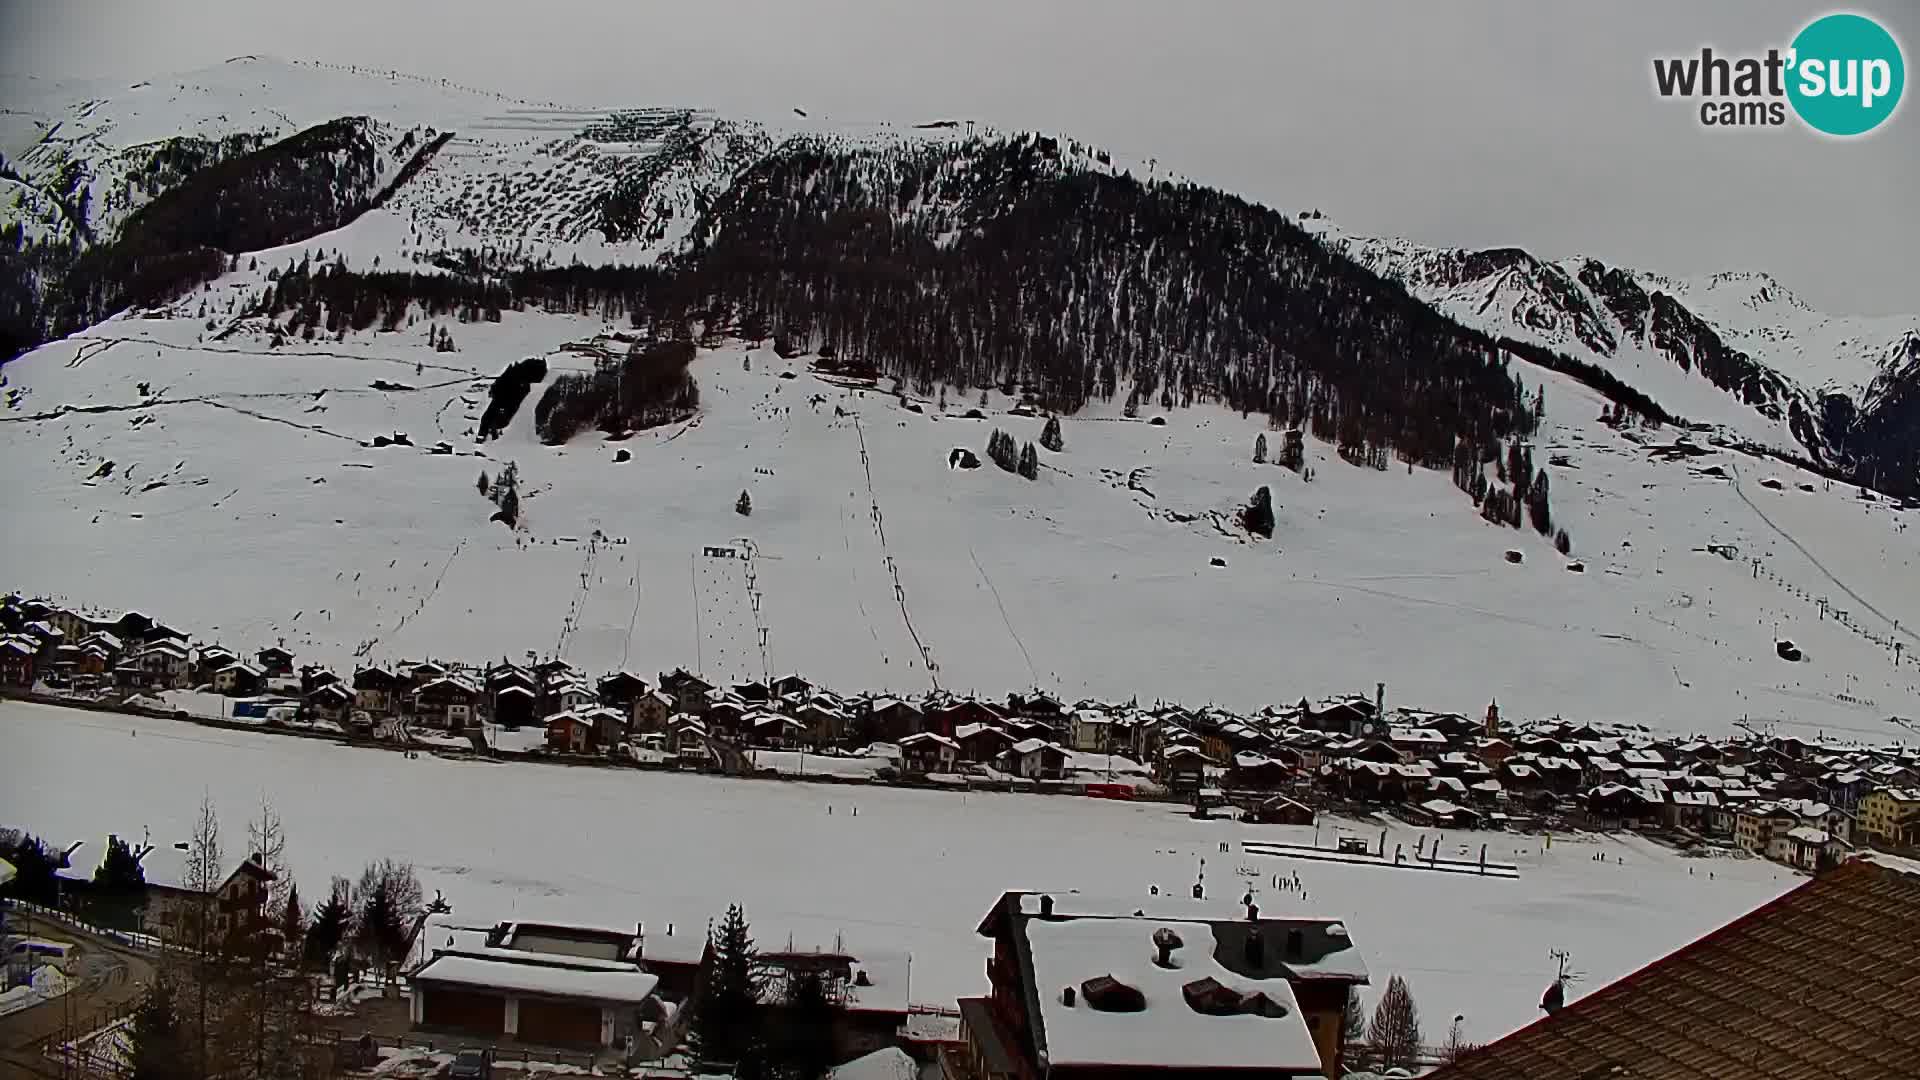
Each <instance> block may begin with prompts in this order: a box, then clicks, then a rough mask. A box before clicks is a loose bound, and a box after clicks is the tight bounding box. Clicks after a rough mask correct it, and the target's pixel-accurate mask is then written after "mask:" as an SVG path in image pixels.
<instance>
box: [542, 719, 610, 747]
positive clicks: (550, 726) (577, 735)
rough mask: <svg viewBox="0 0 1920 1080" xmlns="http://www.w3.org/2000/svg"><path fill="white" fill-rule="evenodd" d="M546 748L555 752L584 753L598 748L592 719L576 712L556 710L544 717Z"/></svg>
mask: <svg viewBox="0 0 1920 1080" xmlns="http://www.w3.org/2000/svg"><path fill="white" fill-rule="evenodd" d="M544 723H545V724H546V726H547V749H549V750H551V751H553V752H554V753H556V754H585V753H590V752H592V751H593V750H595V749H598V747H599V743H598V742H597V741H596V739H595V737H594V726H593V721H591V720H589V719H587V718H586V717H584V716H581V715H580V714H579V713H576V712H557V713H554V714H553V715H552V716H549V717H547V718H546V720H545V721H544Z"/></svg>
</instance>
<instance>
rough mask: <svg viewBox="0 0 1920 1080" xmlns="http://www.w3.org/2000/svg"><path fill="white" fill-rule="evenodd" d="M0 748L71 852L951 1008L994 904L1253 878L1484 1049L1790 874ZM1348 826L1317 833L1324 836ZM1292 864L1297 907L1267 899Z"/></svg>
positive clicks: (18, 787) (347, 755) (159, 753)
mask: <svg viewBox="0 0 1920 1080" xmlns="http://www.w3.org/2000/svg"><path fill="white" fill-rule="evenodd" d="M0 746H4V747H5V748H6V749H5V754H4V756H3V757H0V823H4V824H7V825H15V826H21V827H26V828H29V829H31V830H33V831H35V832H36V833H40V834H44V835H46V836H49V837H51V838H54V839H57V840H60V841H63V842H67V843H70V842H72V841H74V840H79V839H86V840H89V841H90V842H91V843H92V844H93V845H95V846H97V845H98V844H100V843H101V842H102V840H101V838H102V837H104V836H105V835H106V834H107V833H108V832H115V833H119V834H120V835H123V836H128V835H131V836H141V835H147V836H150V837H151V839H152V840H153V841H154V842H155V843H163V844H164V843H172V842H174V841H176V840H184V839H186V838H187V836H188V830H189V823H190V822H191V820H192V818H193V815H194V812H195V810H196V808H197V805H198V803H199V800H200V798H201V796H202V794H205V795H206V796H208V797H210V798H212V799H213V800H214V802H215V804H216V808H217V809H218V810H219V812H220V814H221V816H222V824H223V836H224V837H225V839H226V842H227V844H228V846H229V847H231V848H237V847H238V846H239V845H242V844H243V843H244V836H245V831H244V821H245V819H246V817H247V815H248V813H250V812H253V811H257V809H258V807H259V805H260V802H261V800H262V799H263V798H265V799H268V800H270V801H271V802H272V803H273V805H274V807H275V809H276V810H277V811H278V812H279V813H280V815H281V816H282V817H283V819H284V820H285V822H286V826H287V831H288V835H289V855H290V859H291V863H292V866H293V868H294V870H295V872H296V875H297V877H298V881H299V884H300V886H301V891H302V894H303V895H306V896H313V895H317V894H319V893H320V892H321V891H322V890H323V889H324V888H325V887H326V880H327V878H328V876H330V875H333V874H343V875H348V876H352V875H354V874H356V873H357V872H358V870H359V868H360V866H361V865H362V864H363V863H365V862H366V861H367V860H370V859H376V858H380V857H385V856H392V857H395V858H400V859H406V860H410V861H412V862H413V863H414V864H415V865H416V866H417V867H418V868H419V871H420V876H421V880H422V883H423V884H424V885H425V886H426V888H427V890H428V892H429V895H431V893H432V892H433V891H434V890H441V891H443V892H444V894H445V896H446V899H447V900H448V901H449V902H450V903H452V905H453V908H454V918H456V919H457V920H459V921H461V922H463V923H485V922H487V921H490V920H494V919H504V918H512V917H520V918H533V919H547V920H567V921H577V922H586V923H591V924H595V925H604V926H630V925H634V924H636V923H642V922H644V923H645V924H646V925H647V927H648V928H649V930H648V932H649V933H650V934H658V933H660V932H661V928H662V927H663V926H664V924H665V923H666V922H668V921H675V922H677V924H678V927H680V928H683V929H680V930H678V931H677V932H680V933H685V932H687V930H688V929H691V930H692V932H694V933H699V932H701V930H703V929H704V927H705V925H706V920H707V918H708V917H710V916H713V915H716V914H718V913H721V912H723V911H724V910H725V908H726V905H728V904H729V903H734V902H739V903H741V904H743V905H744V907H745V909H746V911H747V914H748V917H749V918H750V920H751V921H752V922H753V924H754V926H755V930H756V933H757V935H758V937H759V939H760V940H761V941H762V942H765V943H769V944H782V945H783V944H784V943H785V941H786V940H787V937H788V935H790V934H791V935H793V938H794V940H795V941H796V942H797V943H799V944H801V945H803V946H804V945H806V944H831V943H832V942H833V940H834V938H835V936H836V935H841V936H842V937H843V939H844V941H845V942H846V943H847V944H848V945H849V946H850V948H851V949H852V951H855V952H856V953H859V952H862V951H866V952H869V953H871V952H877V951H886V952H899V951H905V952H908V953H910V954H911V958H912V961H911V980H912V985H911V987H910V990H909V993H910V996H911V998H912V1000H914V1001H916V1002H925V1003H945V1004H948V1005H951V1003H952V1001H953V999H954V997H956V996H958V995H962V994H971V993H977V992H979V991H981V990H982V989H983V988H984V973H983V963H984V959H985V956H986V951H985V948H984V946H985V942H984V941H983V940H982V939H980V938H978V937H976V936H975V935H974V933H973V930H974V927H975V926H976V925H977V924H978V922H979V920H980V918H981V916H982V915H984V914H985V912H986V911H987V909H988V907H989V906H990V905H991V904H992V902H993V900H994V898H995V897H997V896H998V895H999V894H1000V892H1001V891H1002V890H1004V889H1013V888H1026V889H1044V890H1050V891H1060V892H1065V891H1068V890H1079V891H1081V892H1083V893H1086V894H1088V895H1090V896H1094V897H1100V898H1111V899H1112V902H1113V903H1115V904H1146V903H1148V902H1149V901H1148V899H1147V896H1148V890H1149V888H1150V887H1151V886H1153V885H1158V886H1160V888H1161V890H1162V892H1163V893H1169V894H1171V895H1170V896H1165V897H1162V898H1160V899H1159V900H1158V901H1155V903H1159V904H1167V903H1174V902H1176V901H1175V900H1174V899H1173V898H1174V897H1184V896H1186V895H1188V893H1187V890H1189V889H1190V888H1191V886H1192V884H1193V882H1194V878H1195V874H1196V872H1197V871H1198V869H1199V860H1200V859H1202V858H1204V859H1205V860H1206V881H1207V887H1208V891H1209V894H1210V898H1211V900H1210V903H1209V905H1205V906H1209V907H1210V909H1211V910H1214V911H1216V912H1218V913H1220V914H1231V913H1232V911H1233V907H1232V905H1233V903H1234V901H1236V900H1237V899H1238V898H1239V897H1240V896H1241V895H1242V894H1243V893H1244V892H1245V890H1246V889H1247V888H1248V887H1249V886H1250V885H1252V886H1254V887H1256V888H1259V890H1260V892H1259V895H1258V900H1259V903H1260V905H1261V908H1262V911H1263V912H1267V913H1272V914H1284V913H1289V912H1298V913H1314V914H1327V915H1337V916H1341V917H1344V918H1345V919H1347V920H1348V924H1349V926H1350V927H1351V929H1352V932H1353V935H1354V940H1355V942H1356V943H1357V944H1358V945H1359V946H1360V947H1361V949H1363V950H1364V952H1365V955H1366V957H1367V961H1368V963H1369V966H1370V968H1371V970H1372V971H1373V972H1374V975H1375V982H1376V983H1377V984H1378V985H1384V984H1385V981H1386V976H1387V975H1388V974H1391V973H1395V972H1398V973H1400V974H1402V975H1404V976H1406V978H1407V979H1408V980H1409V982H1410V983H1411V984H1412V987H1413V989H1414V992H1415V994H1416V995H1417V997H1418V999H1419V1002H1420V1005H1421V1008H1422V1010H1423V1011H1424V1012H1425V1013H1427V1014H1428V1015H1430V1016H1432V1017H1434V1018H1435V1019H1434V1024H1435V1025H1436V1027H1437V1028H1439V1029H1444V1028H1445V1026H1446V1022H1447V1021H1448V1020H1449V1019H1450V1018H1451V1017H1452V1016H1454V1015H1456V1014H1461V1015H1464V1016H1465V1017H1466V1026H1467V1029H1468V1033H1469V1034H1470V1035H1471V1036H1472V1037H1473V1038H1475V1039H1481V1040H1484V1039H1489V1038H1492V1037H1495V1036H1497V1035H1499V1034H1501V1033H1503V1032H1505V1031H1508V1030H1511V1029H1513V1028H1515V1027H1518V1026H1520V1025H1521V1024H1524V1023H1526V1022H1527V1021H1529V1020H1530V1019H1532V1018H1533V1017H1534V1016H1536V1015H1537V1009H1536V1005H1537V1003H1538V1001H1539V999H1540V993H1541V991H1542V990H1544V989H1545V987H1546V985H1547V982H1548V981H1549V979H1550V977H1551V976H1552V974H1553V972H1554V961H1553V959H1552V958H1551V957H1550V956H1549V955H1548V954H1549V950H1551V949H1555V948H1560V949H1568V950H1571V951H1572V953H1573V958H1574V966H1575V968H1576V969H1579V970H1581V971H1584V972H1585V977H1584V979H1583V980H1582V981H1581V982H1580V983H1578V984H1577V985H1576V987H1575V989H1576V991H1577V992H1579V993H1587V992H1590V991H1592V990H1593V989H1595V988H1597V987H1598V986H1600V985H1602V984H1603V983H1605V982H1607V981H1610V980H1612V979H1614V978H1617V977H1619V976H1620V975H1623V974H1625V973H1627V972H1628V971H1631V970H1633V969H1634V968H1637V967H1639V966H1640V965H1642V964H1644V963H1646V962H1648V961H1650V960H1653V959H1655V958H1656V957H1659V956H1661V955H1664V954H1665V953H1667V952H1669V951H1671V950H1672V949H1674V948H1676V947H1677V946H1679V945H1681V944H1683V943H1685V942H1687V941H1689V940H1692V939H1693V938H1695V937H1697V936H1699V935H1700V934H1702V933H1705V932H1707V931H1708V930H1711V929H1712V928H1714V927H1716V926H1719V925H1720V924H1722V923H1724V922H1726V921H1727V920H1729V919H1731V918H1734V917H1735V916H1737V915H1739V914H1741V913H1743V912H1745V911H1747V910H1750V909H1751V908H1753V907H1755V906H1757V905H1758V904H1760V903H1762V902H1764V901H1766V900H1767V899H1769V898H1771V897H1773V896H1775V895H1777V894H1779V893H1780V892H1782V891H1784V890H1786V889H1788V888H1790V887H1792V886H1793V885H1794V884H1795V883H1796V882H1797V881H1798V880H1799V879H1798V878H1797V877H1796V876H1795V875H1794V874H1792V873H1791V872H1790V871H1787V870H1785V869H1783V868H1781V867H1778V866H1775V865H1773V864H1770V863H1766V862H1761V861H1753V860H1734V859H1683V858H1680V857H1678V856H1676V855H1674V854H1673V853H1671V852H1670V851H1668V850H1667V849H1665V848H1662V847H1659V846H1657V845H1653V844H1651V843H1647V842H1643V841H1640V840H1638V839H1633V838H1623V839H1612V838H1607V839H1600V838H1566V837H1561V838H1556V839H1555V840H1554V841H1553V843H1552V846H1551V848H1550V849H1549V848H1547V847H1545V845H1544V844H1543V843H1542V841H1541V840H1540V839H1539V838H1537V837H1520V836H1511V835H1507V834H1499V833H1487V834H1459V835H1448V836H1447V837H1446V838H1445V840H1444V841H1443V843H1444V847H1443V851H1444V852H1445V853H1447V854H1449V855H1451V854H1454V853H1455V852H1456V851H1457V849H1458V847H1459V846H1460V845H1462V844H1464V845H1467V847H1468V848H1469V849H1470V851H1471V857H1477V855H1478V846H1479V844H1481V843H1482V842H1485V843H1487V844H1488V845H1489V846H1490V850H1489V856H1488V857H1489V858H1490V859H1497V860H1501V861H1510V862H1514V863H1516V864H1518V865H1519V867H1520V871H1521V878H1520V880H1518V881H1505V880H1497V879H1481V878H1471V877H1459V876H1455V875H1450V874H1433V873H1424V872H1417V871H1406V870H1399V871H1396V870H1387V869H1379V868H1372V867H1360V866H1346V865H1340V864H1328V863H1296V862H1288V861H1284V860H1280V859H1274V858H1266V857H1256V856H1250V855H1244V854H1242V853H1241V852H1240V851H1239V847H1238V844H1239V841H1241V840H1246V839H1260V840H1291V841H1296V842H1311V840H1312V838H1313V836H1314V830H1313V829H1306V828H1299V829H1296V828H1285V827H1270V826H1243V825H1238V824H1234V823H1229V822H1224V821H1214V822H1199V821H1194V820H1192V819H1190V818H1188V817H1186V816H1184V814H1183V813H1182V812H1181V810H1180V809H1179V808H1178V807H1175V806H1171V805H1166V804H1153V803H1138V804H1128V803H1114V802H1106V801H1102V800H1091V799H1076V798H1070V797H1065V796H1040V795H1031V796H1029V795H1007V794H993V795H971V796H963V795H959V794H953V793H944V792H923V791H909V790H898V789H886V788H875V789H865V788H848V787H844V786H821V785H809V784H794V783H780V782H774V781H751V780H729V779H720V778H714V777H701V776H678V775H672V774H660V773H648V772H638V771H635V772H625V771H608V770H604V769H582V768H568V767H564V766H550V765H532V764H513V765H502V764H489V763H484V762H459V761H452V760H446V759H440V758H436V757H432V756H423V757H419V758H412V759H409V758H407V757H404V756H402V755H399V754H392V753H381V752H376V751H371V750H364V749H358V748H351V747H344V746H334V745H329V744H324V743H317V742H313V741H311V740H306V739H289V738H284V737H277V736H273V735H266V734H255V733H251V732H237V731H217V730H210V729H206V728H200V727H195V726H192V725H188V724H182V723H178V722H172V721H162V720H150V719H145V718H140V717H133V716H123V715H117V714H102V713H91V712H81V711H74V710H67V709H60V708H55V707H51V706H43V705H32V704H25V703H17V702H7V703H0ZM829 807H831V808H832V812H831V813H830V812H829ZM856 808H857V809H858V813H857V814H856V813H855V809H856ZM1336 827H1339V826H1338V825H1336V824H1335V823H1326V824H1323V826H1322V833H1321V835H1322V842H1323V843H1330V842H1331V837H1332V835H1333V830H1334V829H1335V828H1336ZM1348 827H1351V828H1353V829H1355V830H1356V831H1357V832H1359V833H1360V834H1361V835H1365V836H1368V837H1369V838H1370V839H1372V838H1375V837H1377V835H1378V832H1377V828H1374V827H1366V826H1348ZM1420 835H1422V834H1421V833H1419V832H1417V831H1416V830H1413V829H1410V828H1396V829H1395V830H1394V835H1393V836H1392V838H1391V839H1390V840H1389V844H1390V845H1391V844H1394V843H1404V844H1406V845H1407V848H1408V850H1412V847H1413V845H1414V844H1415V843H1416V842H1417V840H1418V837H1419V836H1420ZM1222 841H1226V842H1228V843H1229V844H1230V845H1232V850H1231V851H1230V852H1229V853H1225V854H1223V853H1221V852H1220V850H1219V845H1220V843H1221V842H1222ZM1596 854H1598V855H1604V856H1605V859H1604V861H1596V859H1595V856H1596ZM1295 870H1297V871H1298V872H1299V875H1300V878H1301V881H1302V884H1303V885H1304V887H1305V892H1306V896H1305V898H1304V899H1303V898H1302V897H1301V896H1300V895H1299V894H1298V893H1295V892H1293V891H1291V890H1285V891H1275V890H1273V889H1272V888H1269V887H1267V885H1268V884H1270V878H1271V875H1273V874H1291V873H1292V872H1293V871H1295ZM1709 871H1711V872H1712V877H1711V879H1709V876H1708V875H1709ZM1248 875H1251V876H1248ZM1179 902H1182V903H1184V902H1186V901H1179ZM1375 989H1376V992H1377V990H1378V986H1376V988H1375Z"/></svg>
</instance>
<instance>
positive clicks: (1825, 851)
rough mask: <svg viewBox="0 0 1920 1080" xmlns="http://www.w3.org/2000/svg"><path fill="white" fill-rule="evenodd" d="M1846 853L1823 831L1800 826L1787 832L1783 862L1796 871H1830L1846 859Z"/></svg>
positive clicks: (1830, 835) (1838, 843) (1837, 842)
mask: <svg viewBox="0 0 1920 1080" xmlns="http://www.w3.org/2000/svg"><path fill="white" fill-rule="evenodd" d="M1846 852H1847V849H1846V846H1845V845H1843V844H1841V843H1840V841H1838V840H1836V839H1834V837H1833V834H1831V833H1829V832H1827V830H1825V829H1816V828H1814V827H1813V826H1811V825H1801V826H1798V827H1796V828H1792V829H1788V830H1787V857H1786V860H1785V861H1786V863H1787V865H1788V866H1792V867H1794V868H1796V869H1800V870H1805V871H1807V872H1808V873H1813V872H1814V871H1817V870H1828V869H1831V868H1833V867H1834V866H1837V865H1839V863H1840V860H1841V859H1843V858H1845V857H1846Z"/></svg>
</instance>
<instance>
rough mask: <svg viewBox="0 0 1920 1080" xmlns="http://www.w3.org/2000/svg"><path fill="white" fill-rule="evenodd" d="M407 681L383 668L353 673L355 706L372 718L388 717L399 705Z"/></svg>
mask: <svg viewBox="0 0 1920 1080" xmlns="http://www.w3.org/2000/svg"><path fill="white" fill-rule="evenodd" d="M406 685H407V680H406V679H405V678H403V677H402V676H399V675H396V674H394V673H393V672H391V671H388V670H387V669H386V668H383V667H364V668H361V669H359V670H358V671H355V672H354V673H353V705H354V708H356V709H360V710H362V711H364V712H366V713H367V714H369V715H371V716H387V715H389V714H391V713H392V712H393V711H394V707H395V706H396V705H397V704H398V703H399V700H398V699H399V695H400V694H401V693H402V692H403V691H404V690H405V688H406Z"/></svg>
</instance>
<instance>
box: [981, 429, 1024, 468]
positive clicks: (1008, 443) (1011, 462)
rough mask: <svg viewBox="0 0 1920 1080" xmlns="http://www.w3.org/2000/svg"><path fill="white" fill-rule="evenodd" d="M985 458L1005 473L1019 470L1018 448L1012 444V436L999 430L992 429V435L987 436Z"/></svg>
mask: <svg viewBox="0 0 1920 1080" xmlns="http://www.w3.org/2000/svg"><path fill="white" fill-rule="evenodd" d="M987 457H989V458H992V459H993V463H994V464H995V465H998V466H1000V467H1001V468H1002V469H1004V470H1006V471H1007V472H1017V471H1019V469H1020V448H1019V447H1018V446H1017V445H1015V444H1014V441H1013V436H1011V435H1009V434H1007V433H1006V432H1004V431H1001V430H1000V429H999V428H994V429H993V434H992V435H989V436H987Z"/></svg>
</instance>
